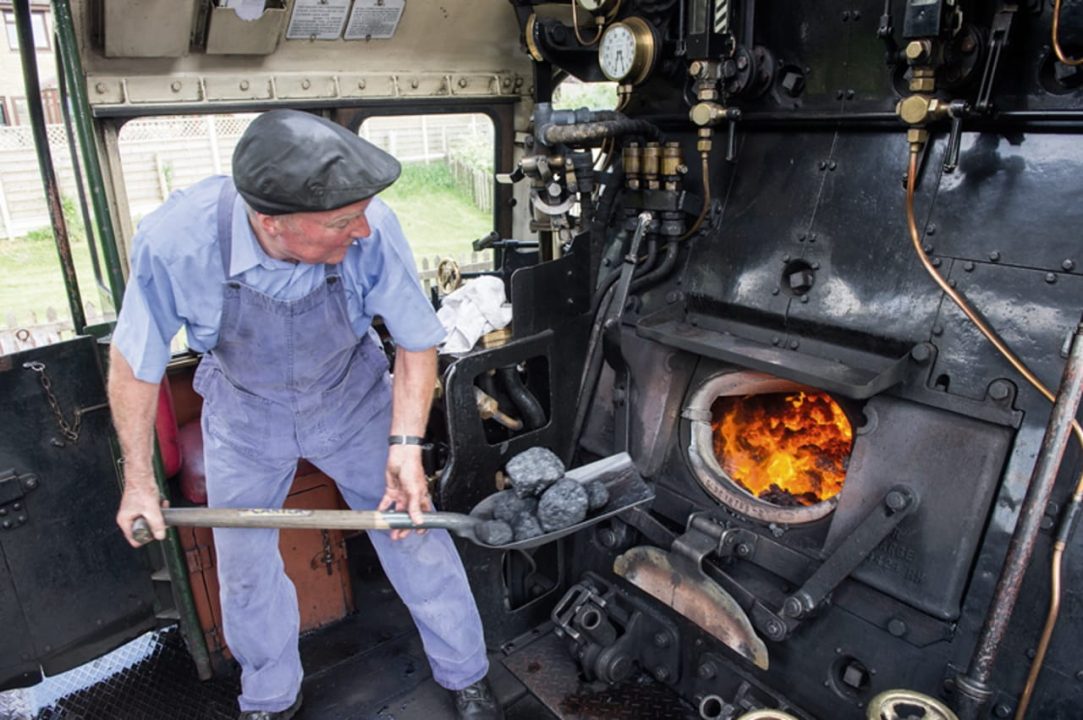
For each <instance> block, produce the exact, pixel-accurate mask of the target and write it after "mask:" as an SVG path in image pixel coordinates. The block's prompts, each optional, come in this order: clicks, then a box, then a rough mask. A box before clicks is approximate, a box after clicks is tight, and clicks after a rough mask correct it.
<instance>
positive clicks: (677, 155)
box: [662, 142, 684, 175]
mask: <svg viewBox="0 0 1083 720" xmlns="http://www.w3.org/2000/svg"><path fill="white" fill-rule="evenodd" d="M683 164H684V163H683V162H682V158H681V144H680V143H679V142H667V143H666V146H665V147H664V148H662V174H663V175H678V174H679V173H680V172H681V170H680V169H681V166H682V165H683Z"/></svg>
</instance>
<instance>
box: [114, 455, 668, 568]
mask: <svg viewBox="0 0 1083 720" xmlns="http://www.w3.org/2000/svg"><path fill="white" fill-rule="evenodd" d="M565 477H567V478H569V479H572V480H576V481H578V482H581V483H585V482H587V481H589V480H600V481H601V482H602V483H604V484H605V486H606V489H607V490H608V491H609V502H607V503H606V504H605V505H604V506H603V507H601V508H599V509H598V510H596V511H595V512H594V513H591V515H590V516H589V517H587V518H586V519H584V520H583V521H582V522H578V523H576V524H574V525H570V526H568V527H566V528H561V529H560V530H555V531H553V532H548V533H545V534H543V535H539V536H537V537H533V538H530V539H529V540H520V541H518V542H510V543H506V544H503V545H490V544H489V543H486V542H484V541H483V540H482V539H481V538H479V537H478V534H477V530H478V527H479V526H480V525H481V524H482V523H484V522H485V521H487V520H491V519H492V510H493V508H494V507H495V505H496V502H497V499H498V498H499V497H500V496H501V495H505V494H508V493H511V492H514V491H513V490H504V491H503V492H500V493H496V494H494V495H490V496H489V497H487V498H485V499H484V500H482V501H481V502H480V503H478V504H477V506H476V507H475V508H474V509H473V510H472V511H471V512H470V514H469V515H463V514H460V513H451V512H427V513H422V516H423V517H424V520H423V522H422V523H421V524H419V525H415V524H414V523H413V521H412V520H410V516H409V515H407V514H406V513H403V512H377V511H375V510H300V509H290V508H283V509H264V508H250V509H240V508H163V509H162V516H163V517H164V518H165V524H166V525H169V526H173V527H219V528H224V527H228V528H277V529H289V528H302V529H313V530H399V529H402V530H418V529H443V530H448V531H450V532H453V533H455V534H456V535H458V536H459V537H461V538H463V539H465V540H469V541H470V542H472V543H474V544H476V545H480V546H481V547H486V548H492V549H495V550H520V549H526V548H532V547H537V546H539V545H544V544H545V543H548V542H552V541H553V540H556V539H557V538H561V537H564V536H565V535H570V534H571V533H574V532H578V531H579V530H582V529H584V528H587V527H590V526H592V525H595V524H597V523H599V522H601V521H602V520H605V519H606V518H609V517H612V516H614V515H616V514H618V513H620V512H623V511H625V510H629V509H631V508H633V507H636V506H638V505H642V504H644V503H646V502H649V501H651V500H653V499H654V491H653V490H651V489H650V488H649V487H648V486H647V484H646V483H645V482H643V478H642V477H641V476H640V475H639V472H638V471H637V470H636V468H635V465H633V464H632V459H631V457H629V456H628V454H627V453H619V454H617V455H613V456H610V457H607V458H603V459H601V460H598V461H596V462H593V463H590V464H589V465H583V466H581V467H577V468H574V469H572V470H569V471H568V473H567V474H566V475H565ZM132 537H133V538H134V539H135V541H136V542H138V543H140V544H146V543H148V542H150V541H151V540H153V539H154V536H153V535H152V534H151V532H150V526H149V525H148V524H147V521H146V520H144V519H143V518H136V520H135V522H134V523H133V524H132Z"/></svg>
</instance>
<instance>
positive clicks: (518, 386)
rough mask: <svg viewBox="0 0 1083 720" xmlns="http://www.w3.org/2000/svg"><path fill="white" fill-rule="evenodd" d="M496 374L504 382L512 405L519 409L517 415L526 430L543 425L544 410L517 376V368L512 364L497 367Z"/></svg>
mask: <svg viewBox="0 0 1083 720" xmlns="http://www.w3.org/2000/svg"><path fill="white" fill-rule="evenodd" d="M496 374H497V375H499V376H500V380H501V382H503V383H504V391H505V392H506V393H507V394H508V397H509V398H511V402H512V405H514V406H515V407H516V409H518V410H519V416H520V417H521V418H523V422H524V424H525V425H526V429H527V430H536V429H538V428H540V427H542V426H543V425H545V421H546V419H545V410H543V409H542V406H541V403H540V402H538V398H536V397H534V393H532V392H530V388H528V387H527V386H526V385H525V384H524V383H523V379H522V378H521V377H519V370H518V368H516V367H515V366H514V365H509V366H508V367H502V368H497V370H496Z"/></svg>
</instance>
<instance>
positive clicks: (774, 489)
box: [683, 371, 854, 524]
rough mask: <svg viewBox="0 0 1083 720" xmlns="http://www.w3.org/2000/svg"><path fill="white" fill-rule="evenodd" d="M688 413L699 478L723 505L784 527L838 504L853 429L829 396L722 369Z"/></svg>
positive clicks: (693, 462)
mask: <svg viewBox="0 0 1083 720" xmlns="http://www.w3.org/2000/svg"><path fill="white" fill-rule="evenodd" d="M683 416H684V417H685V419H686V420H688V421H689V423H690V430H691V432H690V438H691V442H690V445H689V448H688V454H689V460H690V462H691V465H692V468H693V470H694V472H695V476H696V479H697V480H698V481H699V483H700V484H701V485H702V486H703V488H704V489H705V490H706V491H707V492H708V493H710V494H711V496H712V497H714V498H715V499H716V500H718V501H719V502H721V503H723V504H725V505H727V506H728V507H730V508H731V509H733V510H735V511H737V512H739V513H741V514H743V515H746V516H749V517H752V518H755V519H758V520H762V521H766V522H778V523H786V524H793V523H807V522H812V521H814V520H818V519H820V518H823V517H825V516H826V515H828V514H829V513H830V512H831V511H832V510H834V509H835V506H836V505H837V503H838V500H837V496H838V494H839V492H840V491H841V490H842V487H843V484H844V482H845V480H846V471H847V466H848V464H849V458H850V451H851V449H852V446H853V435H854V430H853V424H852V421H851V418H850V417H848V416H847V414H846V412H845V411H844V409H843V407H842V405H840V403H839V402H838V401H837V400H836V399H835V398H833V397H832V396H831V395H829V394H828V393H826V392H823V391H820V390H817V389H814V388H810V387H807V386H804V385H799V384H797V383H794V382H791V381H789V380H784V379H782V378H778V377H775V376H772V375H768V374H765V373H760V372H751V371H734V372H723V373H719V374H716V375H712V376H710V377H708V378H707V379H706V380H705V381H704V382H703V383H702V384H701V385H700V386H699V388H698V389H697V390H696V392H695V393H694V394H693V395H692V397H691V400H690V401H689V403H688V405H687V406H686V407H685V409H684V413H683Z"/></svg>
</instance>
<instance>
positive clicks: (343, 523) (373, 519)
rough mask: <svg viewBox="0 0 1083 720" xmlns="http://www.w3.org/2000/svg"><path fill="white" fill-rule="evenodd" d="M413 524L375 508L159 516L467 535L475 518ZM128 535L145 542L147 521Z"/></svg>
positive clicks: (437, 515) (197, 522) (204, 523)
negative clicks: (417, 530)
mask: <svg viewBox="0 0 1083 720" xmlns="http://www.w3.org/2000/svg"><path fill="white" fill-rule="evenodd" d="M423 516H424V521H423V522H422V523H421V524H420V525H415V524H414V523H413V521H412V520H411V519H410V516H409V515H407V514H406V513H402V512H377V511H375V510H300V509H294V508H282V509H277V510H276V509H264V508H248V509H241V508H164V509H163V510H162V517H163V518H165V524H166V525H169V526H172V527H219V528H278V529H286V528H299V529H310V530H398V529H406V530H411V529H425V528H428V529H433V528H443V529H445V530H450V531H452V532H454V533H456V534H457V535H462V536H463V537H470V536H471V535H472V534H473V528H474V525H475V524H476V523H477V520H475V519H474V518H472V517H470V516H468V515H460V514H458V513H447V512H430V513H423ZM132 538H134V539H135V541H136V542H138V543H140V544H141V545H142V544H146V543H148V542H150V541H151V540H153V539H154V536H153V535H152V534H151V532H150V525H149V524H148V523H147V521H146V519H145V518H142V517H139V518H136V519H135V522H133V523H132Z"/></svg>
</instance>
